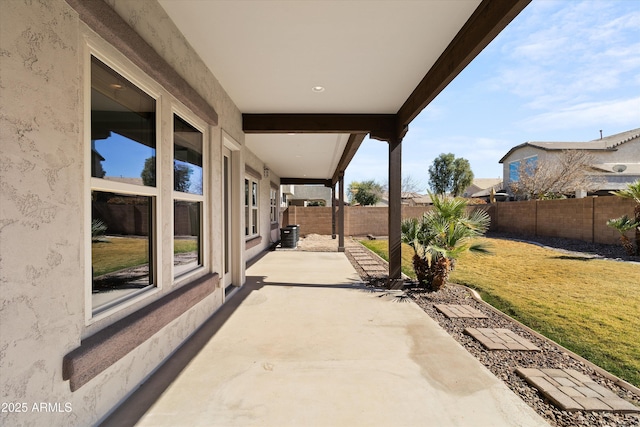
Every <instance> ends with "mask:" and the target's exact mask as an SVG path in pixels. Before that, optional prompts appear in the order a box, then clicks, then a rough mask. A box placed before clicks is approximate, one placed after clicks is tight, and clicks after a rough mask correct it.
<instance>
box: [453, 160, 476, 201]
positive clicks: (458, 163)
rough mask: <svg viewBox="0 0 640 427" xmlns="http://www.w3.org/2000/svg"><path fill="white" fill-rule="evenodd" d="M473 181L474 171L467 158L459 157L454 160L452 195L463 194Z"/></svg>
mask: <svg viewBox="0 0 640 427" xmlns="http://www.w3.org/2000/svg"><path fill="white" fill-rule="evenodd" d="M472 182H473V172H471V165H470V164H469V161H468V160H467V159H463V158H458V159H455V160H454V161H453V182H452V183H451V195H452V196H453V197H458V196H461V195H462V193H463V192H464V190H465V189H466V188H467V187H468V186H470V185H471V183H472Z"/></svg>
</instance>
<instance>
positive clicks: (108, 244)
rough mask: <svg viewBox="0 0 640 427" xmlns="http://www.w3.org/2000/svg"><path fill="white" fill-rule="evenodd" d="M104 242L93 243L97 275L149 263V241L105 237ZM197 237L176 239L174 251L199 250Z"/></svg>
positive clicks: (93, 261)
mask: <svg viewBox="0 0 640 427" xmlns="http://www.w3.org/2000/svg"><path fill="white" fill-rule="evenodd" d="M104 240H105V241H104V242H95V243H92V244H91V258H92V263H93V274H94V276H95V277H98V276H102V275H103V274H107V273H112V272H114V271H119V270H122V269H125V268H129V267H135V266H137V265H143V264H147V263H148V262H149V259H148V247H147V245H148V241H147V239H135V238H127V237H105V239H104ZM197 245H198V242H197V241H196V240H195V239H176V240H175V244H174V246H175V247H174V253H184V252H194V251H197V250H198V246H197Z"/></svg>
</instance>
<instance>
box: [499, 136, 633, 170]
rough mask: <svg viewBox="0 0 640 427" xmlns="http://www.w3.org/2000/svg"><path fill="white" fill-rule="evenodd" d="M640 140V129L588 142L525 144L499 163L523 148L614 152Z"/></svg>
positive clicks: (517, 147)
mask: <svg viewBox="0 0 640 427" xmlns="http://www.w3.org/2000/svg"><path fill="white" fill-rule="evenodd" d="M638 138H640V128H638V129H632V130H628V131H626V132H621V133H617V134H615V135H610V136H607V137H604V138H600V139H594V140H593V141H588V142H525V143H523V144H520V145H516V146H515V147H513V148H511V150H509V152H508V153H507V154H505V155H504V156H503V157H502V158H501V159H500V160H499V161H498V163H504V161H505V159H507V157H509V156H510V155H511V154H512V153H513V152H515V151H517V150H519V149H520V148H523V147H535V148H539V149H541V150H546V151H555V150H590V151H614V150H616V149H617V147H618V146H620V145H622V144H625V143H627V142H629V141H631V140H634V139H638Z"/></svg>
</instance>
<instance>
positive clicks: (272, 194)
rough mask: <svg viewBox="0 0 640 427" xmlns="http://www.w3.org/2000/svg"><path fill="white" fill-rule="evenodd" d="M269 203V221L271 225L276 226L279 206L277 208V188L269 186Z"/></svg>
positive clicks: (278, 217)
mask: <svg viewBox="0 0 640 427" xmlns="http://www.w3.org/2000/svg"><path fill="white" fill-rule="evenodd" d="M269 203H270V205H271V206H270V210H269V212H270V219H271V224H276V223H278V221H279V220H280V215H279V212H278V211H279V206H278V188H277V187H276V186H274V185H273V183H272V184H271V186H270V188H269Z"/></svg>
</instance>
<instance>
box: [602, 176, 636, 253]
mask: <svg viewBox="0 0 640 427" xmlns="http://www.w3.org/2000/svg"><path fill="white" fill-rule="evenodd" d="M611 194H613V195H616V196H618V197H622V198H624V199H631V200H633V201H634V202H635V203H636V206H635V207H634V208H633V215H634V217H635V218H634V221H633V223H635V227H636V236H635V239H636V250H635V253H636V255H640V179H639V180H637V181H636V182H633V183H631V184H628V185H627V188H625V189H624V190H620V191H612V192H611ZM623 218H624V217H623ZM620 219H622V218H618V220H620ZM611 221H616V220H611ZM607 224H608V225H610V224H609V223H607ZM612 226H613V227H614V228H616V229H618V228H617V227H615V226H614V225H612ZM625 231H626V230H625ZM621 233H624V232H621Z"/></svg>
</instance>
